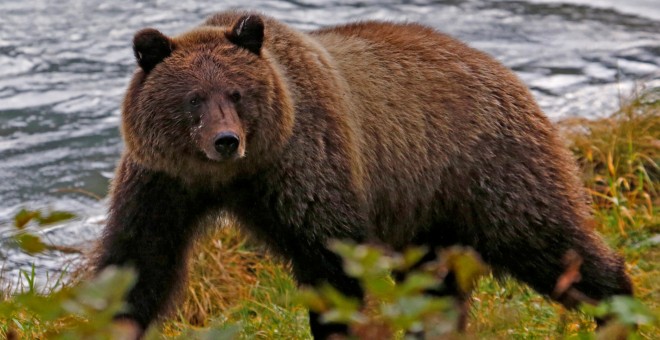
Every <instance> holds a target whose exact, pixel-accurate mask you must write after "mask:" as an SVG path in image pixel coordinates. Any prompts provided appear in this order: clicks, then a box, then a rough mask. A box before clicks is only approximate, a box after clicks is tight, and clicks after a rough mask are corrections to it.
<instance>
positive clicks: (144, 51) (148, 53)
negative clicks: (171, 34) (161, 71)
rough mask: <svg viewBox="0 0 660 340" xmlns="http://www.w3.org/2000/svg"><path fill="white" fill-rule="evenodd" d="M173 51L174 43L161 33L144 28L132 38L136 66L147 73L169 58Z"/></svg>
mask: <svg viewBox="0 0 660 340" xmlns="http://www.w3.org/2000/svg"><path fill="white" fill-rule="evenodd" d="M173 50H174V43H173V42H172V40H170V38H168V37H166V36H165V35H164V34H163V33H160V32H159V31H157V30H155V29H153V28H145V29H143V30H141V31H139V32H137V33H135V37H134V38H133V52H134V53H135V58H136V59H137V63H138V65H140V67H141V68H142V69H143V70H144V72H145V73H149V72H150V71H151V70H152V69H153V68H154V67H156V65H158V64H159V63H160V62H161V61H163V60H164V59H165V58H167V57H169V56H170V55H171V54H172V51H173Z"/></svg>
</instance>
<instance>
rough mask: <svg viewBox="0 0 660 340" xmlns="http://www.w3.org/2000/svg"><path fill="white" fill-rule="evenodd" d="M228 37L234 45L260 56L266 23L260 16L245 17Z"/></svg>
mask: <svg viewBox="0 0 660 340" xmlns="http://www.w3.org/2000/svg"><path fill="white" fill-rule="evenodd" d="M226 36H227V39H229V41H231V42H232V43H234V44H236V45H238V46H240V47H243V48H245V49H247V50H249V51H250V52H252V53H254V54H257V55H259V54H260V51H261V45H263V43H264V22H263V20H261V18H260V17H259V16H258V15H244V16H242V17H241V18H240V19H238V21H237V22H236V24H234V27H233V28H232V29H231V31H229V32H227V33H226Z"/></svg>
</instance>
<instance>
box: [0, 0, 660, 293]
mask: <svg viewBox="0 0 660 340" xmlns="http://www.w3.org/2000/svg"><path fill="white" fill-rule="evenodd" d="M246 4H248V2H246V1H226V0H225V1H218V0H215V1H209V0H196V1H191V0H158V1H141V2H135V1H132V0H131V1H128V0H117V1H83V0H77V1H76V0H59V1H51V0H26V1H7V0H0V13H2V15H1V16H0V260H2V261H3V266H2V267H3V269H4V274H3V278H4V279H5V280H8V281H14V282H15V281H16V280H17V279H18V277H19V274H18V270H19V269H30V268H31V267H32V266H34V268H35V269H36V271H37V274H38V277H39V280H41V281H42V282H43V281H44V280H45V279H46V277H47V276H48V277H50V278H52V277H53V276H55V275H57V274H58V273H59V272H61V271H62V270H65V269H67V268H70V266H73V265H75V263H76V261H77V260H78V259H79V256H77V255H75V254H63V253H60V252H58V251H47V252H44V253H42V254H39V255H36V256H32V255H28V254H25V253H23V252H22V251H20V250H19V249H18V248H17V247H16V246H14V245H12V243H11V242H9V241H8V240H10V239H11V238H12V235H13V234H14V233H15V232H16V230H15V228H14V227H13V216H14V215H15V214H16V213H17V212H18V211H19V210H20V209H22V208H29V209H44V210H49V209H50V210H57V209H59V210H68V211H72V212H74V213H76V214H77V218H75V219H73V220H71V221H68V222H66V223H60V224H58V225H55V226H50V227H46V228H44V227H39V226H35V225H30V226H28V229H29V230H31V231H33V232H39V233H41V234H42V235H43V237H44V239H45V240H47V241H48V242H52V243H54V244H59V245H70V246H76V247H86V246H88V245H90V244H92V243H93V240H94V239H96V238H97V237H98V233H99V230H100V229H101V227H102V226H103V216H104V214H105V207H106V206H105V202H104V201H103V200H100V201H99V200H97V199H95V198H93V197H92V195H90V194H93V195H98V196H104V195H105V194H106V193H107V186H108V182H109V180H110V179H111V177H112V174H113V168H114V167H115V164H116V162H117V160H118V158H119V155H120V153H121V151H122V142H121V138H120V136H119V132H118V125H119V121H120V118H119V116H120V111H119V105H120V102H121V100H122V96H123V92H124V90H125V88H126V85H127V82H128V80H129V78H130V76H131V74H132V72H133V70H134V68H135V62H134V58H133V54H132V51H131V39H132V36H133V34H134V33H135V31H137V30H138V29H141V28H144V27H155V28H158V29H159V30H161V31H162V32H164V33H166V34H169V35H175V34H178V33H181V32H183V31H185V30H187V29H190V28H191V27H193V26H195V25H197V24H199V23H200V22H202V21H203V20H204V18H205V17H207V16H209V15H210V14H212V13H213V12H215V11H220V10H224V9H229V8H250V9H256V10H259V11H262V12H264V13H266V14H269V15H271V16H274V17H276V18H278V19H281V20H283V21H285V22H287V23H289V24H291V25H293V26H295V27H297V28H300V29H313V28H316V27H319V26H324V25H332V24H338V23H344V22H348V21H351V20H361V19H380V20H394V21H417V22H422V23H425V24H428V25H430V26H432V27H435V28H436V29H438V30H440V31H443V32H445V33H448V34H451V35H453V36H455V37H457V38H459V39H461V40H464V41H466V42H467V43H469V44H470V45H471V46H474V47H476V48H479V49H482V50H485V51H487V52H488V53H490V54H491V55H493V56H495V57H496V58H497V59H499V60H500V61H502V62H503V63H504V64H505V65H507V66H508V67H510V68H512V69H513V70H514V71H515V72H516V73H517V74H518V75H519V76H520V77H521V79H523V81H524V82H525V83H526V84H528V85H529V87H530V88H531V89H532V91H533V93H534V95H535V97H536V98H537V100H538V101H539V103H540V105H541V106H542V108H543V110H544V111H545V112H546V114H547V115H548V116H550V117H552V118H553V119H558V118H561V117H568V116H583V117H598V116H603V115H607V114H609V113H611V112H612V111H614V110H615V109H616V108H617V107H618V106H619V105H620V103H621V101H622V100H624V99H625V98H627V97H628V96H629V95H630V94H631V93H632V92H633V90H635V89H640V88H641V87H643V86H659V85H660V66H658V65H660V4H659V3H658V2H657V0H627V1H625V2H622V1H617V0H603V1H587V0H565V1H553V0H529V1H483V0H480V1H476V0H474V1H469V0H467V1H458V0H454V1H451V0H445V1H429V0H417V1H343V0H335V1H309V0H298V1H265V0H262V1H250V2H249V6H248V7H246ZM76 191H81V192H83V191H84V192H86V193H90V194H86V193H81V192H76ZM67 264H70V265H67Z"/></svg>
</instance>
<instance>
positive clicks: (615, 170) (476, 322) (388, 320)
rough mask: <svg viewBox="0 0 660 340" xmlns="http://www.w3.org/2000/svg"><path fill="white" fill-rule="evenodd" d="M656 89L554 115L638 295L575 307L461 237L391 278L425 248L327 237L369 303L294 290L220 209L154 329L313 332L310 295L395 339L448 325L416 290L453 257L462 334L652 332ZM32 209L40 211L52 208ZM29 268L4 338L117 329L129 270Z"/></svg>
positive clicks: (657, 277)
mask: <svg viewBox="0 0 660 340" xmlns="http://www.w3.org/2000/svg"><path fill="white" fill-rule="evenodd" d="M659 94H660V93H659V91H656V92H649V93H647V94H645V95H642V96H639V97H637V98H636V99H634V100H633V101H632V102H631V103H629V104H628V105H625V106H624V107H623V108H622V109H621V110H620V111H619V112H617V113H615V114H613V115H612V116H611V117H608V118H605V119H598V120H587V119H569V120H564V121H562V122H560V123H559V124H558V127H559V130H560V131H561V133H562V134H563V135H564V136H565V137H566V141H567V143H568V146H569V147H570V149H571V150H572V151H573V152H574V154H575V155H576V157H577V159H578V161H579V164H580V166H581V169H582V173H583V179H584V183H585V185H586V187H587V189H588V190H589V192H590V194H591V196H592V199H593V206H594V211H595V223H594V227H595V228H597V230H598V231H599V232H600V233H601V234H602V235H604V236H605V238H606V240H607V241H608V242H609V243H610V245H611V246H612V247H614V248H616V249H618V250H619V252H621V253H622V254H623V255H624V256H625V257H626V263H627V265H628V270H629V272H630V274H631V276H632V278H633V281H634V285H635V290H636V291H635V294H636V298H635V299H629V298H615V299H612V300H610V301H607V302H605V303H603V304H601V305H599V306H598V307H589V308H587V307H585V308H584V309H583V310H582V311H572V312H569V311H566V310H564V309H563V308H562V307H561V306H559V305H557V304H555V303H552V302H549V301H548V300H547V299H545V298H543V297H541V296H540V295H538V294H536V293H535V292H533V291H532V290H531V289H529V288H528V287H526V286H524V285H521V284H519V283H517V282H514V281H512V280H508V279H504V280H496V279H494V278H493V277H492V276H491V275H489V274H486V275H483V276H481V275H482V274H483V273H484V271H483V268H482V266H481V265H480V263H479V262H478V260H476V259H477V258H478V257H476V256H475V255H473V254H471V252H469V251H467V250H465V249H451V250H449V252H448V253H444V254H443V256H441V258H443V261H444V262H443V263H441V264H438V266H437V267H435V268H430V269H429V268H426V269H425V270H420V271H415V272H413V273H412V274H410V275H408V276H407V277H406V279H405V280H404V282H403V283H402V284H400V285H396V286H395V285H394V284H393V281H392V280H391V278H390V276H389V275H388V273H389V272H390V271H391V270H400V269H405V268H407V266H409V265H410V263H411V262H413V261H414V259H415V258H416V257H417V256H420V255H419V254H421V251H422V250H420V249H410V250H409V251H407V252H406V253H404V254H389V253H386V252H384V251H383V250H381V249H377V248H370V247H365V246H360V245H348V244H333V245H332V247H333V249H334V250H335V251H336V252H337V253H339V254H340V255H342V256H343V258H344V259H345V269H346V271H347V273H349V274H350V275H352V276H354V277H357V278H358V279H359V280H360V281H361V283H362V284H363V286H364V287H365V288H366V290H367V293H368V296H369V299H368V301H369V302H368V306H367V308H366V309H365V310H360V309H358V308H356V303H355V301H352V300H350V299H347V298H345V297H343V296H341V294H339V293H337V292H336V291H334V290H332V289H331V288H328V287H324V288H321V289H319V290H303V291H302V293H299V292H298V290H297V289H296V286H295V283H294V282H293V281H292V279H291V277H290V274H289V268H288V266H287V264H286V263H282V262H281V261H279V260H278V259H275V258H273V257H271V256H270V255H267V254H266V253H265V252H264V251H263V250H262V249H260V248H259V247H258V246H255V245H252V244H250V243H249V241H248V240H246V239H245V238H244V237H243V236H241V235H240V234H239V233H238V232H237V231H236V229H235V228H233V227H232V225H233V223H232V222H231V221H225V223H223V224H225V226H224V228H218V229H217V231H215V232H213V235H210V236H209V237H204V238H203V240H201V241H200V242H199V243H198V244H197V246H196V248H195V250H194V251H193V252H192V254H193V259H192V261H191V275H190V279H189V282H188V285H187V288H186V294H185V299H184V300H183V301H182V304H181V305H180V307H179V309H178V310H176V311H175V313H174V315H173V317H172V318H171V319H169V320H168V321H166V322H165V323H164V324H163V325H162V326H161V327H160V329H154V330H151V332H150V333H149V334H148V338H160V337H174V338H191V337H192V338H200V339H222V338H226V339H231V338H257V339H272V338H290V339H302V338H309V331H308V326H307V307H306V306H309V307H310V308H312V309H315V310H317V311H319V312H322V313H323V315H324V317H325V318H326V319H327V320H334V321H343V322H347V323H349V324H350V326H351V327H352V329H353V330H354V331H355V332H356V333H357V334H360V335H361V336H362V337H364V338H387V337H399V338H403V337H404V336H405V335H404V331H405V330H407V331H411V332H414V331H418V330H420V329H425V330H426V331H427V332H429V333H428V334H435V336H452V335H454V336H455V335H456V333H455V332H454V325H455V320H456V318H457V310H456V309H455V308H454V306H453V305H452V303H451V302H450V301H448V300H444V299H437V298H429V297H426V296H423V295H422V294H420V293H421V292H422V291H423V290H424V288H426V287H429V286H431V285H434V284H436V283H437V282H438V281H437V280H439V278H441V277H442V275H439V276H438V275H437V274H438V270H441V269H442V268H445V269H446V268H450V267H451V268H457V270H459V271H461V272H462V274H461V275H462V277H463V279H461V280H460V281H461V282H463V283H462V284H461V286H462V289H464V290H466V291H469V290H472V291H473V293H472V299H471V308H470V310H469V318H468V326H467V330H466V332H465V337H467V338H473V337H474V338H512V337H513V338H578V339H590V338H594V337H596V336H598V337H600V338H616V337H617V336H619V335H621V334H624V333H625V331H626V330H627V329H628V330H629V329H631V328H630V325H632V324H638V325H639V328H638V329H637V330H636V331H634V332H632V333H630V334H629V336H630V337H631V338H642V339H652V338H655V337H656V336H657V334H660V328H659V327H658V313H659V311H660V239H659V238H660V236H659V235H660V219H659V215H660V205H659V204H658V203H660V202H659V201H660V198H659V195H658V190H660V186H659V183H660V167H659V164H660V155H659V154H658V150H660V100H658V98H659V97H660V96H659ZM654 96H655V100H654ZM29 215H30V212H29V211H26V212H25V213H23V214H22V215H21V217H20V218H19V217H17V226H18V224H19V223H22V224H21V226H24V225H25V223H28V222H29V220H28V221H27V222H26V221H25V219H26V218H27V217H29ZM32 215H33V217H32V218H33V219H35V220H34V221H36V222H37V223H38V222H39V221H40V219H45V220H48V217H49V216H50V215H45V214H42V213H39V214H36V213H33V214H32ZM26 216H27V217H26ZM62 216H68V215H62ZM33 223H35V222H33ZM26 240H27V241H26ZM21 242H23V243H21ZM25 242H27V243H25ZM34 242H36V241H32V239H31V238H29V237H28V238H26V239H24V240H23V241H21V239H20V238H19V239H17V243H18V244H19V245H21V246H24V245H25V244H27V245H28V246H27V247H25V246H24V248H25V249H26V251H39V250H40V249H39V248H30V247H33V246H34V244H35V243H34ZM439 268H440V269H439ZM427 270H433V271H434V272H433V273H430V272H428V271H427ZM23 275H24V276H25V279H26V280H23V281H26V282H28V283H27V286H26V287H22V288H23V289H22V291H21V289H20V287H19V289H18V291H16V288H14V289H13V290H12V291H10V290H9V289H4V290H3V291H2V295H0V299H1V301H0V337H3V336H4V337H8V338H28V339H31V338H55V337H59V338H62V339H72V338H90V339H92V338H108V337H110V336H112V334H113V333H112V332H113V331H114V330H113V329H112V328H108V327H109V324H108V321H109V315H111V314H112V312H114V311H116V310H118V309H120V308H123V307H124V306H123V304H122V302H121V297H122V295H123V294H124V293H125V291H126V290H127V289H128V288H129V287H130V284H131V283H132V282H133V280H134V275H133V274H132V273H131V271H130V270H116V269H111V270H110V271H109V272H107V273H104V275H101V276H99V277H98V278H96V279H95V280H92V281H84V282H79V283H77V284H74V283H68V284H63V283H62V280H57V281H56V282H55V283H54V284H52V285H51V287H50V289H49V290H47V291H46V292H45V294H43V293H42V294H40V293H38V292H37V291H36V289H35V288H34V283H33V282H34V272H33V271H32V272H30V273H23ZM480 276H481V278H480V279H478V280H477V278H478V277H480ZM30 282H32V283H30ZM109 287H112V289H109ZM606 314H607V315H613V316H614V318H615V320H616V322H613V323H611V324H610V325H609V326H608V327H607V328H605V329H603V330H600V331H599V332H598V334H597V335H596V333H595V325H594V323H593V321H591V318H590V317H589V315H606ZM622 332H624V333H622Z"/></svg>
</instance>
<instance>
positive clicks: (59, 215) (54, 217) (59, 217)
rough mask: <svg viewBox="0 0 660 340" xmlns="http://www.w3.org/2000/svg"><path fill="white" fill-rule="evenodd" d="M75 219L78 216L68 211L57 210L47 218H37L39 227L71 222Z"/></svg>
mask: <svg viewBox="0 0 660 340" xmlns="http://www.w3.org/2000/svg"><path fill="white" fill-rule="evenodd" d="M74 217H76V215H75V214H72V213H70V212H68V211H58V210H55V211H52V212H50V214H48V215H46V216H37V220H38V221H39V225H48V224H53V223H57V222H61V221H66V220H70V219H72V218H74Z"/></svg>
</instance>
